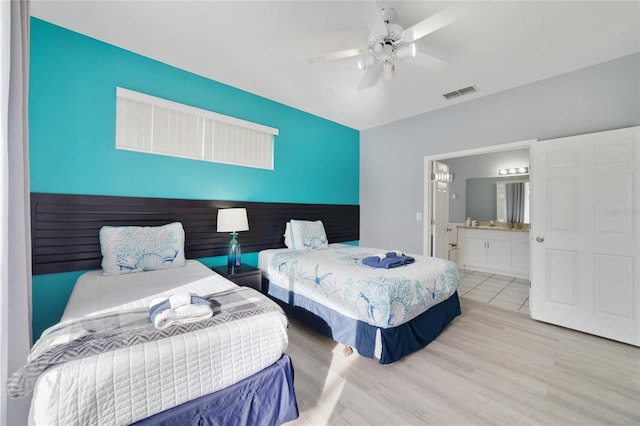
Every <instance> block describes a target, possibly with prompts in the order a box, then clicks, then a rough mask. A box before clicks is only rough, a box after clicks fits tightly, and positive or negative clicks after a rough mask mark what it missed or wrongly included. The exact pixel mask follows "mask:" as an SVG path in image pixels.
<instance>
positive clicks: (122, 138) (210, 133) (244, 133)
mask: <svg viewBox="0 0 640 426" xmlns="http://www.w3.org/2000/svg"><path fill="white" fill-rule="evenodd" d="M116 97H117V99H116V148H117V149H125V150H130V151H141V152H148V153H154V154H162V155H170V156H174V157H183V158H192V159H197V160H204V161H214V162H218V163H227V164H235V165H240V166H247V167H256V168H261V169H269V170H273V142H274V140H273V137H274V136H277V135H278V133H279V131H278V129H274V128H273V127H267V126H263V125H261V124H256V123H252V122H250V121H245V120H240V119H238V118H234V117H229V116H226V115H222V114H217V113H215V112H211V111H207V110H203V109H200V108H195V107H191V106H188V105H183V104H179V103H177V102H172V101H168V100H166V99H161V98H156V97H155V96H150V95H146V94H144V93H139V92H134V91H132V90H128V89H124V88H122V87H118V88H117V91H116Z"/></svg>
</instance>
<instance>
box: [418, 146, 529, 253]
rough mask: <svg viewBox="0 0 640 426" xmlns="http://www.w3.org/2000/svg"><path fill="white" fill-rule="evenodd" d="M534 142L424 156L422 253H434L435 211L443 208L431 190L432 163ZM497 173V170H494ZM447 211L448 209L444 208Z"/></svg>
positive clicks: (499, 150)
mask: <svg viewBox="0 0 640 426" xmlns="http://www.w3.org/2000/svg"><path fill="white" fill-rule="evenodd" d="M534 142H536V139H531V140H525V141H520V142H513V143H508V144H501V145H492V146H487V147H482V148H475V149H469V150H463V151H455V152H449V153H444V154H437V155H430V156H426V157H424V185H423V188H424V207H423V211H424V212H425V220H424V222H423V223H424V229H423V237H424V238H423V247H424V250H423V252H424V255H425V256H432V255H434V253H436V247H435V246H434V244H435V241H436V240H435V238H434V233H435V229H434V228H435V224H437V223H440V222H439V220H438V219H439V218H436V217H435V215H436V214H437V212H440V211H443V209H439V208H438V206H437V203H438V199H440V200H442V197H439V196H438V194H437V193H436V192H435V191H434V190H433V187H434V186H433V184H432V176H433V175H434V174H435V173H436V170H435V168H434V163H437V162H440V161H443V160H448V159H452V158H458V157H469V156H473V155H481V154H491V153H496V152H502V151H511V150H516V149H528V148H530V146H531V144H532V143H534ZM451 172H452V174H453V178H454V180H455V173H456V172H455V170H451ZM496 173H497V170H496ZM446 211H447V212H448V209H447V210H446ZM445 219H446V222H447V223H448V222H449V218H448V217H447V218H445Z"/></svg>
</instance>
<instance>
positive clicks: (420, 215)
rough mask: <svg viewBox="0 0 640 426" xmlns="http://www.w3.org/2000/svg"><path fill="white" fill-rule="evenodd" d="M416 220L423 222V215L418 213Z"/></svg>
mask: <svg viewBox="0 0 640 426" xmlns="http://www.w3.org/2000/svg"><path fill="white" fill-rule="evenodd" d="M416 220H417V221H421V220H422V213H420V212H418V213H416Z"/></svg>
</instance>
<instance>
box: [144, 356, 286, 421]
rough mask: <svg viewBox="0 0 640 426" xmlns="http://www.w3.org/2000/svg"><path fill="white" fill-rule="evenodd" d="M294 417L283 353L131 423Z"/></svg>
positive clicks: (283, 419) (275, 419)
mask: <svg viewBox="0 0 640 426" xmlns="http://www.w3.org/2000/svg"><path fill="white" fill-rule="evenodd" d="M297 418H298V404H297V401H296V395H295V392H294V389H293V365H292V364H291V358H289V356H288V355H286V354H284V355H282V358H280V359H279V360H278V361H276V362H275V363H273V364H271V365H270V366H269V367H267V368H265V369H264V370H262V371H260V372H258V373H256V374H254V375H253V376H249V377H247V378H246V379H244V380H242V381H240V382H238V383H235V384H233V385H231V386H229V387H227V388H225V389H221V390H219V391H217V392H214V393H211V394H209V395H204V396H201V397H200V398H197V399H194V400H192V401H189V402H185V403H184V404H182V405H179V406H177V407H174V408H171V409H169V410H166V411H163V412H161V413H158V414H155V415H153V416H151V417H148V418H146V419H142V420H140V421H139V422H136V423H134V424H135V425H167V426H169V425H171V426H173V425H199V426H206V425H224V426H231V425H238V426H241V425H242V426H244V425H259V426H272V425H280V424H283V423H286V422H289V421H291V420H295V419H297Z"/></svg>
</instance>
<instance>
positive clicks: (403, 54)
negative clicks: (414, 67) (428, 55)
mask: <svg viewBox="0 0 640 426" xmlns="http://www.w3.org/2000/svg"><path fill="white" fill-rule="evenodd" d="M396 56H397V57H398V58H400V59H405V58H415V57H416V45H415V43H411V44H408V45H407V46H405V47H403V48H401V49H398V52H397V53H396Z"/></svg>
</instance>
